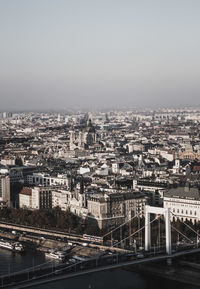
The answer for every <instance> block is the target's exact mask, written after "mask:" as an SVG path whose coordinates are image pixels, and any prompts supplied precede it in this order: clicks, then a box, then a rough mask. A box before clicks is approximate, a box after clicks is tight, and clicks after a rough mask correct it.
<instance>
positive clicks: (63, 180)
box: [26, 173, 68, 186]
mask: <svg viewBox="0 0 200 289" xmlns="http://www.w3.org/2000/svg"><path fill="white" fill-rule="evenodd" d="M26 181H27V183H28V184H29V185H35V186H37V185H42V186H59V185H60V186H68V177H67V175H60V174H58V175H57V176H56V177H53V176H50V175H48V174H44V173H33V174H32V175H28V176H27V177H26Z"/></svg>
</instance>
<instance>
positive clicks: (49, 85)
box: [0, 0, 200, 110]
mask: <svg viewBox="0 0 200 289" xmlns="http://www.w3.org/2000/svg"><path fill="white" fill-rule="evenodd" d="M199 99H200V0H0V110H19V109H21V110H23V109H29V110H31V109H60V108H63V109H65V108H68V107H83V108H87V107H88V108H106V107H113V106H114V107H119V108H120V107H138V106H139V107H142V106H152V107H162V106H176V107H177V106H178V107H179V106H180V107H181V106H196V105H199V104H200V100H199Z"/></svg>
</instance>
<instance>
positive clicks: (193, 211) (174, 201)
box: [163, 187, 200, 223]
mask: <svg viewBox="0 0 200 289" xmlns="http://www.w3.org/2000/svg"><path fill="white" fill-rule="evenodd" d="M163 206H164V208H170V211H171V220H173V218H174V219H175V220H177V219H180V220H182V221H185V220H188V221H191V222H193V223H195V222H199V221H200V192H199V190H198V189H197V188H191V189H190V188H189V187H185V188H183V187H179V188H176V189H171V190H169V191H167V192H165V193H164V200H163Z"/></svg>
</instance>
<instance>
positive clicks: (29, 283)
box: [0, 248, 200, 289]
mask: <svg viewBox="0 0 200 289" xmlns="http://www.w3.org/2000/svg"><path fill="white" fill-rule="evenodd" d="M199 252H200V248H196V249H189V250H186V251H181V252H176V253H173V254H171V255H166V254H165V255H157V256H150V257H144V258H141V259H136V260H130V261H122V262H119V260H118V258H117V259H115V262H114V260H113V263H112V264H106V265H105V264H103V265H98V264H97V261H98V260H95V259H93V260H90V261H91V262H92V261H93V265H92V263H91V264H90V267H92V268H84V266H83V265H84V264H85V263H86V262H88V261H81V262H78V263H76V264H73V265H68V266H66V267H64V268H62V269H60V270H56V271H54V272H51V273H47V274H45V275H42V276H39V277H33V278H32V279H28V280H24V281H22V282H19V283H15V284H14V283H12V284H9V285H3V283H2V284H1V287H0V288H15V289H22V288H28V287H34V286H38V285H41V284H46V283H50V282H55V281H58V280H63V279H68V278H74V277H77V276H81V275H85V274H91V273H95V272H100V271H105V270H113V269H117V268H122V267H126V266H130V265H138V264H144V263H147V262H155V261H161V260H166V259H172V258H177V257H180V256H184V255H188V254H194V253H199ZM95 262H96V267H95V264H94V263H95ZM91 265H92V266H91ZM69 268H71V269H70V270H69ZM78 268H79V270H78ZM67 271H69V272H67ZM71 271H73V272H71ZM74 271H75V272H74ZM55 274H56V275H55Z"/></svg>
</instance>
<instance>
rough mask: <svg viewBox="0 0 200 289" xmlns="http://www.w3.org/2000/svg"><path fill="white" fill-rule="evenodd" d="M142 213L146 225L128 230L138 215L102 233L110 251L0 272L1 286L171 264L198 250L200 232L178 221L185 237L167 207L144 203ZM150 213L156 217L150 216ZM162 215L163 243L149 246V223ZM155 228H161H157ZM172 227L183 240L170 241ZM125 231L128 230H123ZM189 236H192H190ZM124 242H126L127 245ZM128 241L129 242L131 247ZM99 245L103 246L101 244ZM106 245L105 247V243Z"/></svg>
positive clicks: (25, 286)
mask: <svg viewBox="0 0 200 289" xmlns="http://www.w3.org/2000/svg"><path fill="white" fill-rule="evenodd" d="M145 212H146V213H145V224H144V225H143V226H141V227H139V228H138V229H137V230H134V232H132V231H131V226H130V224H131V223H132V221H133V220H134V219H135V218H137V216H134V217H133V218H131V219H130V220H128V221H127V222H125V223H123V224H121V225H120V226H118V227H115V228H114V229H112V230H111V231H109V232H108V233H106V234H105V235H104V236H103V240H104V242H105V243H106V242H108V240H109V238H110V249H111V250H110V252H106V251H105V250H104V251H101V254H98V255H97V256H94V257H91V258H86V259H83V260H77V259H76V260H75V261H74V262H73V263H71V262H70V261H66V262H64V263H62V264H58V265H56V266H55V265H52V264H53V263H52V262H51V261H50V262H46V263H44V264H41V265H38V266H35V267H31V268H27V269H25V270H21V271H19V272H14V273H12V274H8V275H2V276H0V288H28V287H30V286H37V285H39V284H44V283H48V282H53V281H56V280H61V279H67V278H73V277H75V276H81V275H84V274H90V273H94V272H99V271H105V270H111V269H116V268H122V267H126V266H130V265H131V266H132V265H138V264H145V263H148V262H156V261H162V260H167V261H168V263H169V264H170V262H171V261H172V260H173V259H174V258H178V257H181V256H184V255H189V254H194V253H199V252H200V246H199V237H200V235H199V232H198V230H195V229H194V228H193V227H191V226H190V225H189V224H188V223H186V222H183V221H181V223H182V224H183V225H184V226H186V227H187V230H188V231H191V232H192V235H191V234H189V235H190V236H189V237H188V236H187V235H186V234H185V232H184V233H183V232H181V231H180V230H179V229H177V228H176V227H175V226H173V225H172V223H171V221H170V216H171V217H172V215H173V214H172V213H171V212H170V210H169V209H164V208H158V207H150V206H146V210H145ZM151 214H154V215H156V216H155V217H154V218H151ZM173 216H174V215H173ZM163 217H164V220H165V237H164V241H165V245H162V244H159V245H158V246H155V244H154V246H152V244H151V226H152V225H153V224H154V223H155V222H158V220H160V219H161V218H163ZM127 225H128V226H129V233H128V235H126V236H124V237H123V230H122V229H123V227H124V226H127ZM156 227H157V226H156ZM158 229H159V230H160V228H158ZM172 230H174V231H175V232H176V234H178V236H180V235H181V236H182V238H184V239H183V240H184V242H183V241H182V242H180V241H178V242H176V243H173V242H172V238H171V237H172V236H171V233H172ZM117 232H118V236H119V240H115V238H114V237H115V235H116V233H117ZM141 232H143V233H144V238H143V240H141V244H143V243H144V247H142V246H140V247H139V248H137V241H138V240H139V239H134V241H133V238H135V236H139V235H140V234H141ZM125 233H127V232H126V231H125ZM191 236H193V237H192V238H191ZM194 236H195V238H194ZM140 237H141V236H140ZM179 238H180V237H179ZM135 240H136V242H135ZM127 241H128V243H129V244H128V246H127ZM94 243H95V242H94V241H93V242H91V243H90V244H89V246H95V244H94ZM130 243H131V244H132V247H131V249H130ZM96 245H97V244H96ZM120 247H122V248H121V250H119V249H120ZM101 248H104V245H101ZM105 248H108V246H106V247H105Z"/></svg>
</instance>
